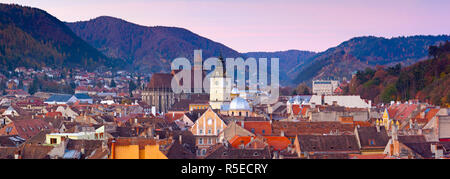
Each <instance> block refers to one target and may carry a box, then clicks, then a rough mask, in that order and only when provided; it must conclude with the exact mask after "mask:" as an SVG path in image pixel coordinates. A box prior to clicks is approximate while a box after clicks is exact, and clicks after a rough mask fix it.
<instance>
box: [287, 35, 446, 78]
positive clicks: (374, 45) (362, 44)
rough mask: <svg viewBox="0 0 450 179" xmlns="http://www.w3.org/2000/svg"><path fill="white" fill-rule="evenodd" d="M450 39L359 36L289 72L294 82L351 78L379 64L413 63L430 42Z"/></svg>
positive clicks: (436, 37)
mask: <svg viewBox="0 0 450 179" xmlns="http://www.w3.org/2000/svg"><path fill="white" fill-rule="evenodd" d="M446 40H450V36H447V35H441V36H411V37H398V38H391V39H386V38H381V37H356V38H353V39H351V40H349V41H346V42H343V43H342V44H340V45H339V46H337V47H334V48H330V49H328V50H326V51H325V52H321V53H319V54H317V55H315V56H314V57H312V58H311V59H310V60H309V61H308V63H306V64H304V65H300V66H297V67H295V68H293V69H292V70H291V71H290V72H289V73H288V74H290V75H291V76H290V77H291V78H292V79H293V80H294V81H295V83H297V84H298V83H301V82H308V83H310V81H311V80H312V79H328V78H336V79H343V78H344V77H345V78H346V79H350V78H351V75H352V74H353V73H354V72H356V71H357V70H363V69H365V68H367V67H375V66H376V65H386V66H393V65H395V64H397V63H401V64H402V65H403V66H408V65H411V64H413V63H415V62H418V61H420V60H423V59H425V58H426V57H427V49H428V47H429V46H430V45H435V44H437V43H439V42H445V41H446Z"/></svg>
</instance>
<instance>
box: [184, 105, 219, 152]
mask: <svg viewBox="0 0 450 179" xmlns="http://www.w3.org/2000/svg"><path fill="white" fill-rule="evenodd" d="M226 127H227V124H225V122H224V121H223V120H222V119H221V118H220V116H219V115H218V114H217V113H216V112H214V111H213V110H212V109H211V108H208V110H206V111H205V112H204V113H203V114H202V115H201V116H200V117H199V118H198V119H197V120H196V121H195V123H194V125H193V126H192V127H191V132H192V134H194V137H195V146H196V147H197V156H204V155H206V152H207V149H208V148H209V147H210V146H212V145H215V144H216V143H219V142H220V141H219V134H220V132H222V130H224V129H225V128H226Z"/></svg>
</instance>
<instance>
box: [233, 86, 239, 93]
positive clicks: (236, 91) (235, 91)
mask: <svg viewBox="0 0 450 179" xmlns="http://www.w3.org/2000/svg"><path fill="white" fill-rule="evenodd" d="M231 94H239V90H238V89H237V88H236V87H234V88H233V89H232V90H231Z"/></svg>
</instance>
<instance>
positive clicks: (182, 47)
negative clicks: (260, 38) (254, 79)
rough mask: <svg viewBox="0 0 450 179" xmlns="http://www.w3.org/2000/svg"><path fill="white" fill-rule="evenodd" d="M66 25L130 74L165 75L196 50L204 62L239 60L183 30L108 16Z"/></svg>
mask: <svg viewBox="0 0 450 179" xmlns="http://www.w3.org/2000/svg"><path fill="white" fill-rule="evenodd" d="M66 24H67V25H68V26H69V27H70V28H71V29H72V30H73V31H74V32H75V33H76V34H77V35H78V36H80V37H81V38H82V39H83V40H85V41H87V42H88V43H90V44H91V45H92V46H94V47H95V48H97V49H98V50H100V51H101V52H103V53H104V54H105V55H107V56H109V57H113V58H122V59H126V60H127V61H128V62H129V63H131V64H132V66H133V70H138V71H141V72H162V71H168V70H169V69H170V62H171V61H172V60H173V59H175V58H177V57H186V58H188V59H190V60H192V59H193V55H194V50H195V49H202V50H203V59H204V60H205V59H206V58H208V57H211V56H219V55H220V54H222V55H223V56H224V57H238V56H240V54H239V53H238V52H236V51H235V50H233V49H230V48H228V47H226V46H225V45H223V44H220V43H217V42H214V41H212V40H209V39H207V38H204V37H201V36H199V35H197V34H195V33H192V32H190V31H188V30H186V29H183V28H176V27H161V26H156V27H146V26H141V25H137V24H133V23H130V22H127V21H124V20H121V19H117V18H113V17H107V16H102V17H98V18H95V19H92V20H90V21H82V22H73V23H66Z"/></svg>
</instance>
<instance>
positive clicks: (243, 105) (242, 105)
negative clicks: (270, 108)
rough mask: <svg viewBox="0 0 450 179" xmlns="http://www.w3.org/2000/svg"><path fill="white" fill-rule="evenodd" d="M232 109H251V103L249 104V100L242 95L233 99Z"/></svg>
mask: <svg viewBox="0 0 450 179" xmlns="http://www.w3.org/2000/svg"><path fill="white" fill-rule="evenodd" d="M230 110H245V111H250V110H251V108H250V105H249V104H248V102H247V100H245V99H244V98H241V97H236V98H234V99H233V101H231V103H230Z"/></svg>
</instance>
